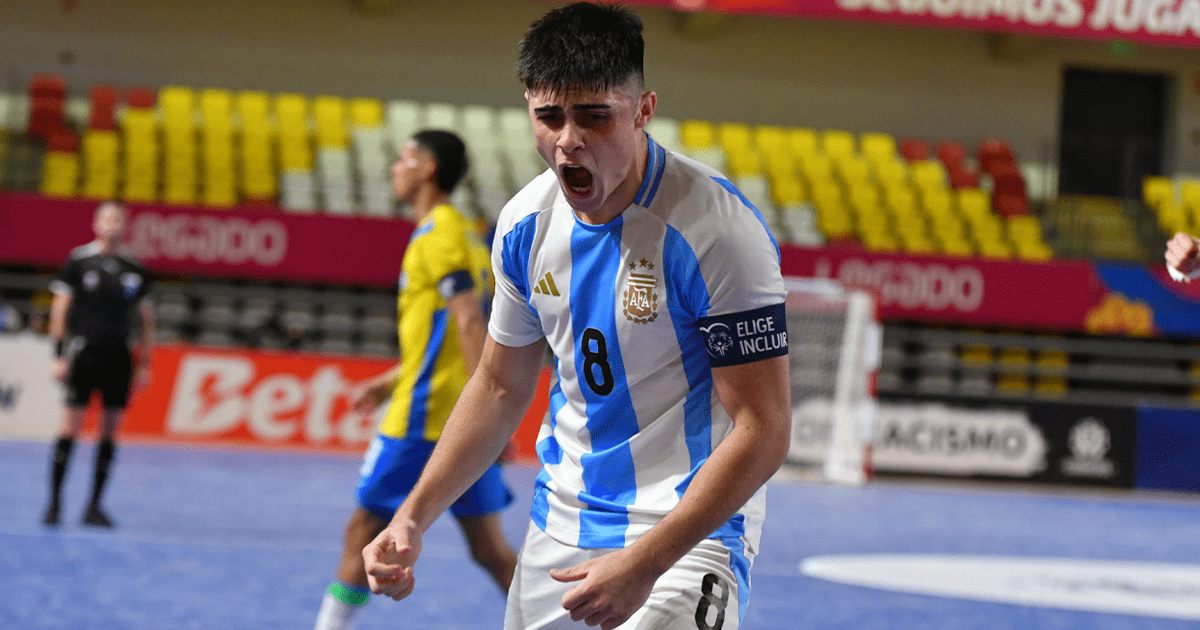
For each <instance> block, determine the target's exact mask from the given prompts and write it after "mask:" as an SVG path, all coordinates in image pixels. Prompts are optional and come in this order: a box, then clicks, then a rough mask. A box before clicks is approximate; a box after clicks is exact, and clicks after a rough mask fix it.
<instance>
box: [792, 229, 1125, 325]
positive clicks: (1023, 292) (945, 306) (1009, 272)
mask: <svg viewBox="0 0 1200 630" xmlns="http://www.w3.org/2000/svg"><path fill="white" fill-rule="evenodd" d="M781 249H782V255H783V263H782V266H783V274H784V275H786V276H805V277H815V278H832V279H834V280H837V281H839V282H841V283H843V284H845V285H847V286H851V287H857V288H864V289H868V290H870V291H872V292H873V293H874V294H875V295H876V299H877V300H878V302H877V304H878V308H879V317H880V319H881V320H884V321H905V320H908V321H921V322H930V323H945V324H955V325H966V326H1002V327H1009V328H1036V329H1048V330H1073V331H1082V330H1086V329H1087V328H1088V325H1087V323H1088V317H1089V315H1090V314H1092V313H1094V312H1095V310H1096V309H1097V308H1098V307H1100V306H1101V305H1102V304H1103V303H1104V301H1105V298H1106V297H1107V296H1108V293H1109V291H1108V289H1107V288H1106V287H1105V286H1104V284H1103V283H1102V282H1101V281H1100V279H1099V278H1098V277H1097V275H1096V272H1095V268H1094V267H1093V266H1092V264H1091V263H1090V262H1087V261H1074V260H1068V261H1052V262H1047V263H1031V262H1019V261H991V260H981V259H974V258H948V257H933V256H901V255H883V254H872V253H867V252H863V251H857V250H853V249H840V248H832V247H830V248H822V249H809V248H801V247H791V246H782V247H781Z"/></svg>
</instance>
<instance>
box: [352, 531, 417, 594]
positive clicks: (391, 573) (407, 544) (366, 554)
mask: <svg viewBox="0 0 1200 630" xmlns="http://www.w3.org/2000/svg"><path fill="white" fill-rule="evenodd" d="M362 553H363V563H364V565H365V566H366V569H367V582H368V583H369V584H370V586H371V592H373V593H375V594H376V595H387V596H388V597H391V598H392V599H394V600H396V601H400V600H402V599H404V598H405V597H408V596H409V595H411V594H412V592H413V587H414V586H416V583H417V580H416V577H415V576H414V575H413V565H414V564H416V562H417V556H419V555H421V535H420V534H419V533H418V532H417V526H416V523H413V522H412V521H411V520H393V521H392V522H391V523H389V524H388V526H387V527H386V528H385V529H384V530H383V531H382V532H380V533H379V535H378V536H376V537H375V540H373V541H371V544H369V545H367V546H366V547H364V548H363V552H362Z"/></svg>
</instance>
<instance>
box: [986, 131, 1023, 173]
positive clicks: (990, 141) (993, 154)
mask: <svg viewBox="0 0 1200 630" xmlns="http://www.w3.org/2000/svg"><path fill="white" fill-rule="evenodd" d="M1015 163H1016V156H1015V155H1014V154H1013V150H1012V146H1010V145H1009V144H1008V141H1007V140H1004V139H1002V138H984V139H982V140H980V141H979V168H980V169H981V170H983V172H985V173H992V172H994V171H996V170H997V169H999V168H1002V167H1004V166H1009V165H1013V164H1015Z"/></svg>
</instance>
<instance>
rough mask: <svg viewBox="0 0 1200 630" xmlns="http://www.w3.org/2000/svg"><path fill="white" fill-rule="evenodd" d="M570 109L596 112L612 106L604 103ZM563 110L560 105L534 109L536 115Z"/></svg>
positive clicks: (583, 104)
mask: <svg viewBox="0 0 1200 630" xmlns="http://www.w3.org/2000/svg"><path fill="white" fill-rule="evenodd" d="M569 109H582V110H586V111H595V110H602V109H612V106H611V105H607V104H604V103H580V104H578V105H571V106H569ZM562 110H563V108H562V106H560V105H542V106H541V107H535V108H533V111H534V113H537V114H551V113H557V112H561V111H562Z"/></svg>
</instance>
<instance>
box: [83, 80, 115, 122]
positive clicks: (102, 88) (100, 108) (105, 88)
mask: <svg viewBox="0 0 1200 630" xmlns="http://www.w3.org/2000/svg"><path fill="white" fill-rule="evenodd" d="M88 101H89V102H90V105H91V106H90V109H89V113H88V128H89V129H95V130H96V131H112V130H114V129H116V128H117V116H116V109H117V90H116V88H114V87H113V86H111V85H103V84H96V85H93V86H92V89H91V90H89V91H88Z"/></svg>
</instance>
